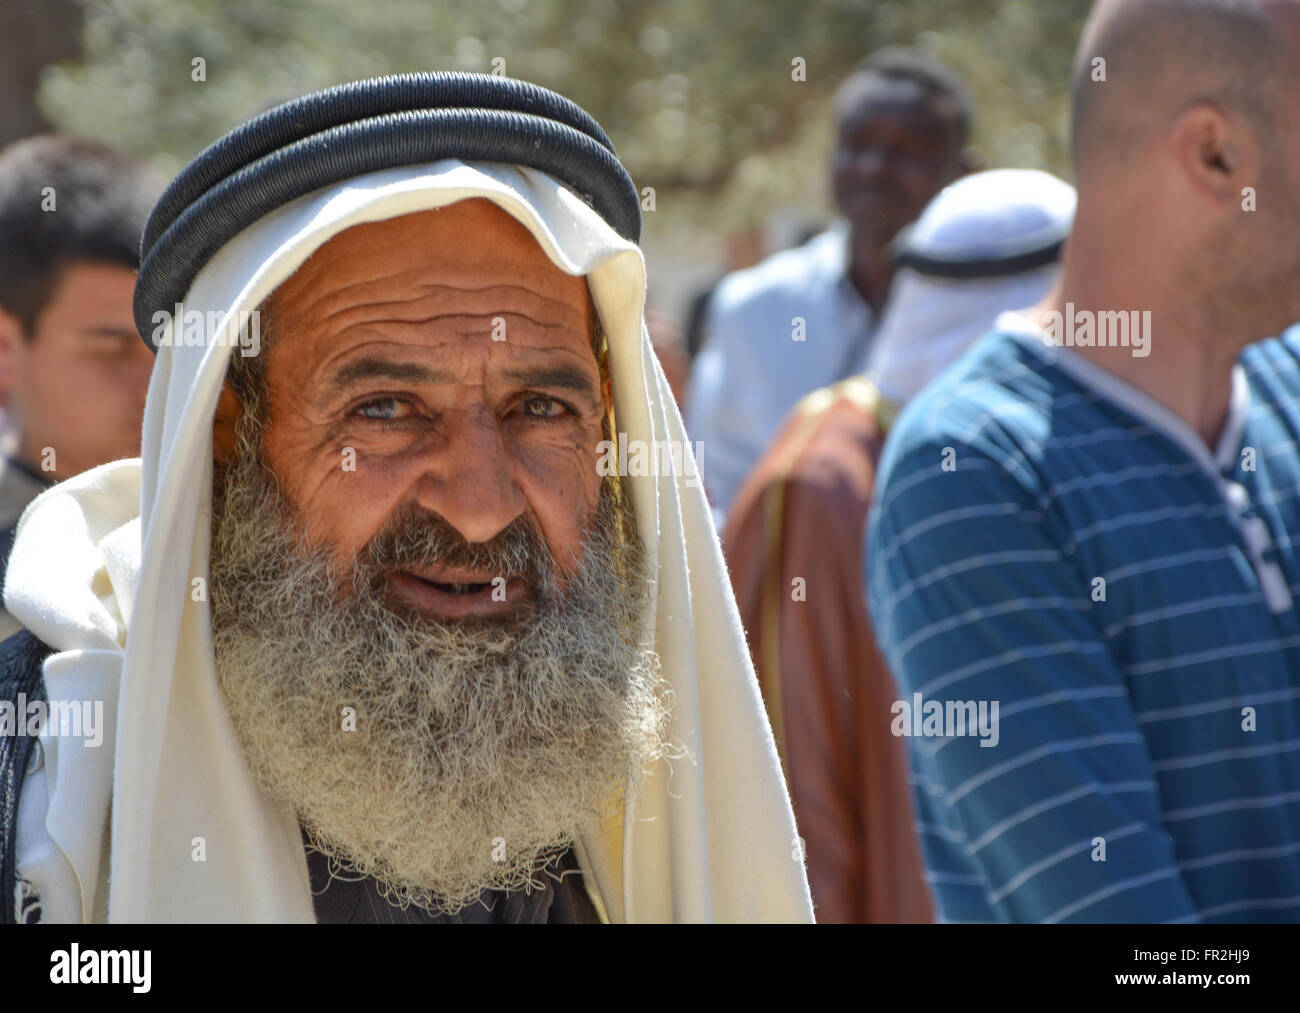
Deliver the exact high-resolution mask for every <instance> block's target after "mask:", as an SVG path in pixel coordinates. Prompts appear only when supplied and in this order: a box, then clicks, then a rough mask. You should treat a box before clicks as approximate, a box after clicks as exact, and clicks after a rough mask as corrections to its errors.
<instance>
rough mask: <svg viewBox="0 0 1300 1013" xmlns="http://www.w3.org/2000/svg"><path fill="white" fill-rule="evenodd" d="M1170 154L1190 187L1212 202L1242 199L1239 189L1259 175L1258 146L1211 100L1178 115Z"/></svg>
mask: <svg viewBox="0 0 1300 1013" xmlns="http://www.w3.org/2000/svg"><path fill="white" fill-rule="evenodd" d="M1169 140H1170V143H1171V146H1172V149H1173V155H1174V158H1175V160H1176V161H1177V163H1178V166H1179V168H1180V169H1181V170H1182V172H1183V175H1184V177H1185V178H1186V179H1187V181H1188V183H1190V184H1191V186H1192V187H1193V189H1195V190H1197V191H1199V192H1200V193H1201V194H1202V195H1204V196H1206V197H1208V198H1210V199H1211V200H1212V201H1213V202H1214V203H1216V204H1218V205H1220V206H1223V207H1228V206H1233V207H1235V206H1236V205H1237V204H1239V203H1240V202H1241V188H1242V187H1244V186H1251V185H1253V184H1254V183H1255V181H1256V180H1257V179H1258V175H1259V165H1260V160H1259V145H1258V144H1257V143H1256V142H1255V139H1254V137H1253V136H1252V135H1251V134H1250V133H1249V131H1248V130H1246V129H1245V126H1244V124H1241V123H1239V122H1234V120H1233V119H1231V118H1229V116H1228V115H1227V114H1226V113H1225V112H1224V111H1223V109H1221V108H1220V107H1219V106H1218V105H1216V104H1215V103H1213V102H1204V101H1202V102H1196V103H1194V104H1193V105H1191V106H1190V107H1188V108H1187V109H1185V110H1183V112H1182V113H1180V114H1179V116H1178V118H1177V119H1176V120H1174V123H1173V126H1172V128H1171V129H1170V133H1169Z"/></svg>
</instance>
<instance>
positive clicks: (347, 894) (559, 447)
mask: <svg viewBox="0 0 1300 1013" xmlns="http://www.w3.org/2000/svg"><path fill="white" fill-rule="evenodd" d="M462 157H464V158H465V159H466V160H462ZM471 158H472V160H469V159H471ZM639 224H640V223H639V211H638V206H637V201H636V192H635V189H634V188H633V187H632V185H631V182H630V180H629V179H628V178H627V176H626V173H625V172H624V171H623V169H622V166H621V165H620V164H619V163H618V161H617V159H616V158H615V156H614V154H613V150H612V147H611V146H610V145H609V141H608V139H607V138H606V137H605V135H604V133H603V132H602V131H601V130H600V128H599V126H597V125H596V124H595V123H594V121H592V120H591V119H590V117H588V116H586V114H585V113H583V112H582V111H581V110H580V109H578V108H577V107H576V106H574V105H572V103H569V102H567V101H566V100H564V99H562V98H560V97H559V96H557V95H554V94H553V93H550V92H547V91H545V90H544V89H539V88H535V87H533V86H529V85H525V84H523V83H521V82H516V81H509V80H504V79H498V78H492V77H486V76H480V75H437V74H430V75H407V76H402V77H399V78H392V79H380V80H376V81H369V82H360V83H357V84H354V85H349V86H343V87H341V88H338V89H332V90H331V91H328V92H324V93H320V94H317V95H312V96H308V97H306V98H305V99H301V100H298V101H297V102H294V103H290V104H288V105H287V106H284V107H280V108H278V109H275V110H272V111H271V112H269V113H267V114H265V115H264V116H262V117H259V119H258V120H257V121H255V122H254V123H252V124H248V125H245V127H243V128H240V129H239V130H237V131H235V132H233V133H232V134H230V135H228V136H227V137H226V138H224V139H223V140H222V141H220V142H218V144H216V145H214V146H213V147H211V148H209V149H208V150H207V151H206V152H205V153H204V154H202V155H200V156H199V158H198V159H197V160H196V161H195V163H194V164H192V165H191V166H190V167H189V168H188V169H187V170H186V171H185V172H183V173H182V174H181V176H180V177H178V179H177V180H176V181H175V182H174V183H173V184H172V186H171V187H170V188H169V189H168V191H167V192H166V193H165V194H164V195H163V197H162V199H161V200H160V201H159V203H158V206H157V207H156V208H155V210H154V214H153V215H152V217H151V219H150V222H149V225H148V226H147V228H146V230H145V237H144V250H145V258H144V264H143V267H142V271H141V277H140V282H139V286H138V288H137V292H136V322H137V326H138V327H139V329H140V331H141V333H142V334H146V335H148V336H149V339H150V340H151V342H152V343H153V344H154V345H155V346H156V348H157V354H158V361H157V365H156V366H155V370H154V376H153V383H152V386H151V389H150V400H149V405H148V408H147V411H146V420H145V433H144V452H143V456H142V459H141V460H140V461H136V462H124V463H121V464H118V465H114V466H109V467H106V468H102V469H98V470H97V471H95V472H92V473H90V474H89V475H87V476H85V477H84V479H82V480H79V481H77V482H74V483H69V484H67V485H66V486H62V487H59V488H58V489H56V490H54V491H52V492H51V493H48V494H46V497H45V498H44V499H43V500H41V501H40V502H39V503H38V504H37V505H36V506H34V507H33V509H32V510H31V511H30V512H29V513H28V515H27V516H26V518H25V520H24V523H23V525H22V527H21V529H20V531H19V535H18V540H17V545H16V548H15V555H14V564H13V567H12V569H11V573H10V578H9V581H8V584H7V585H6V592H7V594H6V600H7V602H8V603H9V604H10V606H11V608H12V609H13V611H14V614H15V615H16V616H17V617H18V618H19V619H20V620H22V621H23V622H24V624H25V625H26V626H27V630H28V631H29V632H25V633H23V634H20V635H19V636H18V637H16V638H14V639H12V640H11V641H10V642H9V643H8V644H7V645H6V648H7V653H8V655H9V663H8V665H7V666H6V670H7V671H8V672H9V673H10V675H9V686H10V694H11V695H12V687H13V686H15V685H18V684H20V683H21V684H22V685H23V686H24V687H26V688H28V692H29V694H30V695H41V694H43V695H44V696H45V697H46V698H47V699H48V701H49V703H50V706H51V710H52V709H53V706H54V704H55V703H56V702H60V701H62V702H75V701H77V700H79V699H86V698H91V699H96V700H98V699H103V700H104V703H105V708H104V709H105V711H106V715H105V724H106V726H107V730H106V733H105V735H104V746H103V747H101V748H99V749H95V748H92V747H91V745H90V744H89V743H87V742H85V741H84V740H82V741H78V740H76V739H72V740H69V739H68V738H66V737H60V736H58V735H53V734H50V733H49V732H48V731H47V732H45V733H42V734H41V736H40V738H39V744H40V746H41V747H43V749H44V756H45V762H44V764H43V765H42V764H41V763H40V761H39V759H38V760H37V761H35V762H32V761H30V760H29V759H28V758H26V757H23V756H15V757H13V758H12V759H10V760H9V762H8V764H7V768H6V769H7V771H8V774H7V775H6V776H9V777H11V778H12V777H13V775H14V771H15V770H22V769H24V767H26V769H29V770H34V773H32V774H29V776H28V777H27V778H26V781H25V787H24V788H23V794H22V796H21V804H20V805H19V807H18V812H17V816H16V820H14V821H13V823H14V825H15V826H14V829H13V830H12V831H11V832H10V833H9V836H8V839H7V840H6V846H7V847H11V846H12V844H13V842H14V841H15V840H16V844H17V847H16V854H15V857H14V859H13V864H12V866H9V865H8V864H7V865H6V872H9V869H10V868H12V869H13V871H12V872H9V874H10V875H11V876H13V877H14V882H15V883H16V886H15V889H16V890H17V892H18V895H19V896H20V898H24V899H25V906H24V907H23V909H22V912H23V913H27V914H28V915H30V913H31V912H32V911H34V910H37V909H39V911H40V914H41V916H42V918H43V919H44V920H57V921H62V920H74V921H75V920H89V919H102V918H107V919H109V920H138V919H152V920H163V921H176V920H236V921H243V920H297V921H310V920H316V921H411V922H428V921H452V922H465V921H493V922H507V921H508V922H518V921H530V922H573V921H595V920H607V921H672V920H683V921H684V920H712V919H721V920H806V919H808V918H809V917H810V903H809V899H808V892H807V882H806V878H805V876H804V873H803V867H802V862H801V856H800V854H799V853H798V849H797V847H794V844H795V843H797V842H796V837H795V830H794V824H793V819H792V816H791V812H790V807H789V802H788V798H787V796H786V794H785V792H784V789H783V787H782V784H781V778H780V770H779V765H778V762H777V759H776V755H775V750H774V747H773V744H772V739H771V734H770V731H769V730H768V728H767V726H766V723H765V721H764V719H763V714H762V705H761V701H760V700H759V697H758V693H757V689H756V687H755V685H754V681H753V674H752V670H751V668H750V667H749V665H748V663H747V661H746V658H745V648H744V642H743V639H742V636H741V634H740V631H739V625H738V622H737V620H736V616H735V608H734V604H733V603H732V600H731V598H730V596H729V593H728V591H727V588H726V582H725V581H726V578H725V573H724V571H723V569H722V565H721V559H720V555H719V552H718V547H717V543H716V540H715V538H714V536H713V534H712V531H711V528H710V526H709V524H708V519H707V506H706V503H705V500H704V497H703V493H702V491H701V490H700V488H699V482H698V475H697V473H696V472H695V468H694V464H693V461H692V459H691V458H690V457H689V448H687V446H686V441H685V434H684V432H683V430H682V426H681V421H680V418H679V416H678V414H677V411H676V409H675V407H674V405H673V403H672V398H671V394H670V393H669V391H668V387H667V384H666V382H665V380H664V377H663V374H662V371H661V370H659V368H658V366H657V363H656V360H655V358H654V355H653V352H652V350H651V348H650V344H649V339H648V337H647V335H646V331H645V327H644V324H643V320H642V307H643V303H644V292H645V274H644V264H643V261H642V259H641V256H640V253H639V251H638V249H637V247H636V245H635V242H636V238H637V234H638V231H639ZM254 311H255V314H256V315H254ZM223 381H224V382H223ZM611 442H616V443H618V444H619V445H620V446H621V445H623V444H626V445H628V446H630V447H632V448H633V453H632V454H630V455H629V457H631V458H633V459H635V457H634V454H635V449H636V448H637V447H641V448H642V450H643V452H644V450H645V447H649V448H650V453H651V456H652V459H653V460H655V461H661V460H662V461H666V462H669V463H670V464H671V463H672V462H676V467H668V468H659V467H655V468H651V469H646V468H641V467H637V466H634V465H629V466H628V467H626V468H625V469H622V470H618V471H615V470H611V469H610V468H608V467H606V466H605V464H604V463H603V462H608V461H610V460H611V459H612V457H613V456H615V455H611V454H608V453H606V452H604V451H603V447H607V446H609V445H610V443H611ZM661 446H676V447H677V448H678V453H677V456H673V455H672V454H666V455H662V457H661V456H657V451H658V450H659V449H660V447H661ZM682 454H685V455H687V456H685V457H683V456H681V455H682ZM643 463H644V462H643ZM42 657H45V658H46V660H45V661H44V665H43V680H42V679H40V676H41V673H42V665H41V664H40V659H41V658H42ZM705 674H707V678H704V675H705ZM51 723H52V722H51ZM30 752H31V751H30V750H29V754H30ZM670 781H671V784H670ZM110 803H111V805H110ZM6 830H9V828H6ZM101 842H102V844H101ZM6 862H7V863H8V862H9V859H8V858H6Z"/></svg>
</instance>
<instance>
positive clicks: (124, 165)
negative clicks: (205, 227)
mask: <svg viewBox="0 0 1300 1013" xmlns="http://www.w3.org/2000/svg"><path fill="white" fill-rule="evenodd" d="M47 188H50V189H48V190H47ZM157 190H158V187H157V185H156V182H155V180H154V178H153V176H152V174H150V173H149V172H148V171H147V170H146V169H145V168H144V167H143V166H142V165H141V164H140V163H138V162H136V161H135V160H134V159H132V158H129V157H127V156H126V155H123V154H121V153H119V152H116V151H113V150H112V149H111V148H106V147H104V146H103V145H100V144H94V143H92V142H89V141H81V140H75V139H73V138H69V137H55V136H42V137H31V138H28V139H26V140H23V141H18V142H16V143H14V144H11V145H9V146H8V147H7V148H5V149H4V150H3V151H0V308H2V309H5V310H7V311H8V312H9V313H12V314H13V315H14V316H15V317H16V318H17V319H18V321H19V323H20V324H21V326H22V328H23V331H24V333H25V334H26V335H27V336H28V337H30V336H31V334H32V332H33V330H34V329H35V326H36V320H37V318H38V317H39V316H40V315H41V312H42V311H43V310H44V309H45V307H46V305H47V304H48V303H49V300H50V297H51V295H52V294H53V293H54V289H55V287H56V286H57V284H58V281H59V278H60V276H61V274H62V272H63V270H64V268H66V267H69V266H71V265H73V264H76V263H79V262H90V263H99V264H113V265H120V266H122V267H125V268H128V269H129V270H133V271H134V270H136V268H138V266H139V262H140V234H141V232H143V230H144V223H145V219H146V218H147V217H148V215H149V209H150V207H151V206H152V204H153V199H154V197H155V196H156V195H157ZM47 208H50V210H46V209H47Z"/></svg>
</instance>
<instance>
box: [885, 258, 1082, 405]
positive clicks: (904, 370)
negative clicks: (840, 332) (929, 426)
mask: <svg viewBox="0 0 1300 1013" xmlns="http://www.w3.org/2000/svg"><path fill="white" fill-rule="evenodd" d="M1060 274H1061V265H1060V264H1055V263H1053V264H1048V265H1047V266H1046V267H1040V268H1037V269H1035V270H1033V271H1025V272H1023V273H1021V274H1013V275H1008V276H1007V277H1004V278H983V279H980V280H978V281H957V280H952V279H947V278H932V277H929V276H927V275H924V274H920V273H918V272H917V271H914V270H912V269H911V268H910V267H904V268H900V269H899V271H898V274H897V275H896V276H895V278H894V286H893V289H892V290H891V295H890V297H889V307H888V308H887V309H886V310H885V314H884V316H883V318H882V319H881V321H880V331H879V332H878V334H877V335H876V342H875V347H874V349H873V350H872V353H871V358H870V359H869V361H868V363H867V376H868V377H869V378H870V379H871V381H872V382H873V383H874V384H875V385H876V387H877V389H878V390H879V391H880V393H881V394H883V395H884V396H885V397H886V398H887V399H888V400H890V401H892V402H893V403H894V404H896V405H902V404H906V403H907V402H908V401H910V400H911V399H912V398H914V397H916V395H917V394H919V393H920V392H921V390H922V388H924V387H925V386H926V385H927V384H929V383H930V382H931V381H932V380H933V379H934V378H935V377H937V376H938V375H939V374H940V373H942V372H943V371H944V370H945V369H947V368H948V367H949V366H950V365H952V363H954V362H956V361H957V359H958V357H959V356H960V355H961V353H962V352H964V351H965V350H966V348H967V346H968V345H970V344H971V342H973V341H974V340H975V339H976V338H978V337H979V336H980V335H981V334H985V333H987V332H988V331H989V330H990V329H992V327H993V324H994V321H996V320H997V318H998V315H999V314H1000V313H1003V312H1005V311H1007V310H1010V309H1018V308H1020V307H1024V306H1033V305H1034V304H1035V303H1037V302H1038V300H1039V299H1041V298H1042V297H1043V296H1044V295H1046V294H1047V291H1048V289H1050V288H1051V287H1052V283H1053V282H1055V281H1056V279H1057V278H1058V277H1060Z"/></svg>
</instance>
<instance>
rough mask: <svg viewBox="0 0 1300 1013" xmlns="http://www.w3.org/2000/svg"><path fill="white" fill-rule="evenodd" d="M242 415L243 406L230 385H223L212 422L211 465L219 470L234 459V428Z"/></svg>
mask: <svg viewBox="0 0 1300 1013" xmlns="http://www.w3.org/2000/svg"><path fill="white" fill-rule="evenodd" d="M243 414H244V408H243V405H241V404H240V403H239V398H237V397H236V396H235V392H234V391H233V390H232V389H231V387H230V384H228V383H227V384H223V385H222V387H221V397H220V398H218V399H217V414H216V417H215V418H214V419H213V421H212V463H213V464H215V465H216V466H217V467H219V468H224V467H227V466H229V465H230V463H231V462H232V461H234V459H235V426H237V425H238V424H239V419H240V417H241V416H242V415H243Z"/></svg>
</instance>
